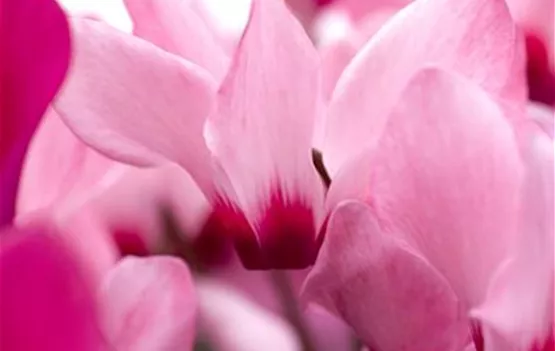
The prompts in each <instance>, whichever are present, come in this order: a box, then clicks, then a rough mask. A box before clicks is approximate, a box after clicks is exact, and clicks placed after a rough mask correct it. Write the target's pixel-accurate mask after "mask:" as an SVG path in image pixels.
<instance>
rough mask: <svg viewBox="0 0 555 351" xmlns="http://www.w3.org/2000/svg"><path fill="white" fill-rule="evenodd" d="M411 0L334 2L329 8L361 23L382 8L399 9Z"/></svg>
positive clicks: (340, 0)
mask: <svg viewBox="0 0 555 351" xmlns="http://www.w3.org/2000/svg"><path fill="white" fill-rule="evenodd" d="M410 2H411V0H365V1H360V0H335V1H333V3H332V4H331V6H330V8H329V9H330V10H331V11H343V12H345V13H347V14H348V15H349V17H350V19H351V20H352V21H354V22H358V21H361V20H362V21H363V20H364V18H365V17H366V16H368V15H369V14H371V13H374V12H376V11H380V10H381V9H383V8H384V7H388V6H392V7H401V6H404V5H407V4H408V3H410Z"/></svg>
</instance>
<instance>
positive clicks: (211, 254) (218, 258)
mask: <svg viewBox="0 0 555 351" xmlns="http://www.w3.org/2000/svg"><path fill="white" fill-rule="evenodd" d="M221 206H222V205H221V204H218V205H217V206H216V208H215V209H214V210H213V211H212V213H211V214H210V215H209V216H208V218H207V219H206V222H205V223H204V225H203V227H202V229H201V232H200V234H199V235H198V236H197V237H196V238H195V239H194V240H193V242H192V243H191V246H192V249H193V251H194V255H195V258H196V259H197V260H198V261H199V262H200V263H201V264H202V265H203V266H205V267H208V268H209V267H215V266H224V265H225V264H227V263H229V262H230V261H231V258H232V257H233V255H232V253H233V245H232V241H231V237H230V236H229V234H230V232H232V231H233V230H244V229H241V228H242V227H241V226H242V225H243V224H242V222H241V218H239V220H238V223H239V225H236V224H233V223H234V222H237V220H236V219H235V218H234V216H235V215H234V214H233V213H232V212H228V211H229V210H230V209H229V208H227V209H225V208H222V207H221ZM247 225H248V223H247ZM232 228H236V229H232Z"/></svg>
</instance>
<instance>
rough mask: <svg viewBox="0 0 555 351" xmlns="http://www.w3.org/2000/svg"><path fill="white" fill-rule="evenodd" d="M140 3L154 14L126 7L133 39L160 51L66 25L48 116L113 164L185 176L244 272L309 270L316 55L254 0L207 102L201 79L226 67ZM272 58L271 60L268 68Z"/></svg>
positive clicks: (317, 193)
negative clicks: (71, 41) (62, 70)
mask: <svg viewBox="0 0 555 351" xmlns="http://www.w3.org/2000/svg"><path fill="white" fill-rule="evenodd" d="M131 4H133V6H130V5H131ZM146 4H147V3H145V4H144V5H146ZM150 4H151V5H152V6H157V7H156V9H157V11H147V10H146V9H145V8H143V7H140V6H139V5H138V4H137V3H136V2H130V3H128V4H127V5H128V9H129V11H130V13H131V16H132V18H134V23H135V29H134V32H135V34H136V35H139V36H141V37H143V38H147V39H148V40H150V41H151V42H154V43H156V44H157V45H158V46H159V47H155V46H153V45H152V44H150V43H147V42H146V41H143V40H142V39H139V38H137V37H134V36H130V35H125V34H123V33H120V32H117V31H115V30H113V29H111V28H109V27H107V26H104V25H102V24H101V23H98V22H94V21H90V20H84V19H76V20H75V21H74V26H73V29H74V35H75V47H76V49H75V58H74V61H73V63H74V64H73V67H72V73H71V74H70V78H69V81H68V83H67V85H66V86H65V88H64V92H63V94H62V95H61V97H60V99H59V101H58V102H57V103H56V110H57V111H58V112H60V115H61V117H62V118H64V120H65V121H66V122H67V123H68V124H69V126H70V127H71V128H72V129H73V130H74V131H75V132H76V133H77V134H78V135H79V136H80V137H81V138H82V139H83V140H84V141H85V142H87V143H89V144H91V145H92V146H95V147H97V148H98V149H99V150H100V151H102V152H104V153H106V154H108V155H110V156H112V157H115V158H117V159H120V160H123V161H127V162H135V163H153V162H154V163H160V162H164V161H163V159H166V160H168V159H169V160H170V161H173V162H176V163H178V164H179V165H181V166H182V167H183V168H185V169H186V170H187V171H188V172H189V173H190V174H191V175H192V176H193V178H194V179H195V180H196V182H197V184H199V186H200V187H201V189H202V190H203V191H204V193H205V194H206V196H207V197H208V198H209V199H211V201H212V203H213V206H214V217H215V218H216V220H215V221H216V224H217V223H220V224H218V225H219V226H220V227H219V228H221V225H225V227H224V230H225V231H226V232H227V234H228V235H229V236H230V237H231V238H232V239H233V240H234V241H235V242H236V246H237V248H238V251H239V254H240V256H241V258H242V259H243V261H244V263H245V265H246V266H248V267H250V268H271V267H273V268H278V267H279V268H302V267H306V266H307V265H310V264H311V263H312V262H313V261H314V258H315V254H316V252H317V248H318V241H317V228H318V227H319V225H320V223H321V221H322V219H323V218H322V216H321V213H320V212H321V207H322V204H323V201H322V198H323V186H322V184H320V180H319V179H318V176H317V174H316V172H315V171H314V169H313V167H312V161H311V140H312V134H313V124H314V120H315V118H316V116H317V114H318V113H321V111H322V110H321V108H320V95H319V93H318V91H319V86H320V85H319V71H318V56H317V53H316V51H315V50H314V48H313V47H312V45H311V43H310V41H309V40H308V38H307V37H306V34H305V33H304V31H303V29H302V28H301V27H300V25H299V24H298V23H297V22H296V21H295V20H294V18H293V17H292V15H291V14H290V13H289V12H288V11H287V9H286V8H285V6H284V5H282V4H281V2H279V1H268V2H267V1H261V2H259V1H255V2H254V6H253V11H252V14H251V20H250V22H249V26H248V28H247V29H246V31H245V33H244V35H243V38H242V40H241V44H240V46H239V48H238V50H237V53H236V55H235V58H234V60H233V64H232V66H231V69H230V70H229V72H228V73H227V75H226V78H225V79H224V80H223V82H222V83H221V87H220V88H219V91H218V92H217V91H216V88H217V86H218V85H217V83H215V81H214V79H213V78H212V77H214V78H216V79H215V80H216V81H218V80H219V79H218V78H219V77H220V78H221V77H222V76H223V75H222V70H221V68H220V67H225V60H226V57H227V56H226V55H225V54H224V53H223V52H222V49H221V48H220V46H218V45H216V43H215V42H214V41H212V40H211V39H210V36H209V34H210V33H209V32H207V29H206V28H205V27H204V26H203V25H202V23H201V22H195V17H194V16H193V15H192V14H191V13H190V12H189V9H188V8H187V7H186V5H183V6H182V7H180V8H178V10H179V11H178V10H176V8H175V7H169V6H168V5H167V4H166V2H162V1H160V2H157V1H153V2H152V3H150ZM165 6H168V7H165ZM141 11H142V12H141ZM145 16H150V17H148V20H147V18H146V17H145ZM153 16H154V17H153ZM174 17H175V18H174ZM195 23H196V25H195ZM156 24H158V25H157V26H156ZM161 24H164V26H165V27H162V26H161ZM149 25H150V26H149ZM160 28H162V29H163V30H159V29H160ZM185 30H186V32H187V33H189V34H188V37H187V40H184V39H183V40H182V39H181V38H183V36H182V35H183V34H182V33H184V32H185ZM192 38H196V39H195V40H192ZM276 42H280V43H281V44H280V46H279V47H278V46H275V45H274V43H276ZM101 48H102V49H101ZM162 49H164V50H162ZM178 55H180V56H183V57H186V58H189V59H190V60H194V61H195V62H196V63H198V64H199V65H201V66H202V67H204V68H205V69H203V68H201V67H200V66H196V65H194V64H192V63H190V62H188V61H186V60H183V59H182V58H181V57H179V56H178ZM272 58H279V59H278V60H279V61H278V62H280V64H279V65H278V66H277V67H276V65H275V64H274V63H273V59H272ZM247 62H248V65H247ZM222 64H223V65H224V66H222ZM208 72H210V74H209V73H208ZM261 72H264V75H261ZM224 73H225V71H224ZM92 77H94V79H92ZM293 77H294V78H295V80H294V79H293ZM266 82H272V88H271V89H266V88H265V85H266ZM106 85H108V86H112V87H114V88H113V89H105V88H104V87H105V86H106ZM118 86H125V89H118V88H115V87H118ZM252 94H256V95H258V98H257V99H256V100H254V99H252V98H250V97H249V96H251V95H252ZM284 94H287V96H288V97H287V100H283V97H284V96H285V95H284ZM260 116H264V119H261V118H260ZM206 123H208V124H207V125H206V131H205V124H206ZM274 133H279V134H278V135H274ZM204 135H206V139H205V137H204ZM106 136H108V137H106ZM214 160H215V161H216V166H214ZM217 228H218V227H217V226H216V229H217ZM216 231H218V232H220V230H216ZM291 250H293V251H291Z"/></svg>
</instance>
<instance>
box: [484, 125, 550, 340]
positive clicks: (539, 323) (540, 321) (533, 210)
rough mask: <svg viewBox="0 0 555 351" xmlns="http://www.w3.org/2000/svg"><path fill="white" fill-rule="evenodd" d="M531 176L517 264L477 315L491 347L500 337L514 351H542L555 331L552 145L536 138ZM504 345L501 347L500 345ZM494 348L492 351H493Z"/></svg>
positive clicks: (530, 151) (503, 272)
mask: <svg viewBox="0 0 555 351" xmlns="http://www.w3.org/2000/svg"><path fill="white" fill-rule="evenodd" d="M524 155H525V160H526V161H527V172H526V178H525V184H524V187H523V194H522V209H521V214H522V217H521V223H520V239H519V240H518V241H517V243H516V246H515V247H514V253H513V260H512V261H510V262H508V263H507V264H506V265H504V266H503V267H502V268H501V269H500V270H499V272H498V274H497V275H496V277H495V279H494V280H493V281H492V283H491V287H490V291H489V292H488V299H487V301H485V302H484V304H483V305H482V306H480V307H479V308H477V309H476V310H475V311H473V314H474V316H475V317H477V318H479V319H480V320H481V321H482V323H483V324H482V325H483V327H484V328H486V329H491V332H487V333H485V335H484V341H485V344H486V345H491V350H499V351H501V350H506V349H507V348H503V347H501V346H500V345H497V343H498V342H500V341H499V340H496V338H492V339H489V338H488V336H490V335H499V336H500V337H501V338H502V339H504V340H505V342H508V343H509V344H510V345H512V347H513V348H514V349H515V350H531V349H532V345H534V344H537V345H543V343H544V342H545V341H546V340H547V339H548V338H549V336H550V335H552V328H553V272H554V271H553V246H554V243H553V224H554V223H553V221H554V220H553V213H554V206H553V201H554V200H553V196H554V192H555V189H554V185H553V181H554V175H553V171H554V165H553V141H552V140H550V139H549V137H547V136H546V135H541V136H540V137H533V138H531V143H530V145H529V147H528V148H527V150H525V151H524ZM501 342H502V341H501ZM489 349H490V348H488V350H489Z"/></svg>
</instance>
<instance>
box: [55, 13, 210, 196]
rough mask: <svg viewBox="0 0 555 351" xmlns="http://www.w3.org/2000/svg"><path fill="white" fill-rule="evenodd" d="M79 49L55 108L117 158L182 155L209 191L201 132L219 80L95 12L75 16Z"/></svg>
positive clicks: (146, 161) (156, 158)
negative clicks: (94, 17) (87, 16)
mask: <svg viewBox="0 0 555 351" xmlns="http://www.w3.org/2000/svg"><path fill="white" fill-rule="evenodd" d="M72 27H73V34H74V45H75V48H74V57H73V62H72V67H71V70H70V75H69V79H68V81H67V82H66V84H65V85H64V88H63V91H62V93H61V96H60V97H59V99H58V100H57V102H56V103H55V109H56V111H57V112H58V113H59V114H60V117H62V119H63V120H64V121H65V122H66V123H67V124H68V125H69V127H70V128H71V129H72V130H73V131H74V132H75V133H76V134H77V135H78V136H79V137H80V138H81V139H82V140H83V141H85V142H86V143H87V144H89V145H91V146H93V147H95V148H97V149H98V150H99V151H101V152H103V153H105V154H107V155H109V156H110V157H113V158H115V159H118V160H121V161H125V162H130V163H137V164H150V163H152V162H155V163H156V162H160V161H161V160H162V159H163V158H167V159H170V160H172V161H175V162H177V163H179V164H180V165H181V166H183V167H184V168H186V169H187V170H188V171H190V173H191V174H192V175H193V177H194V178H195V180H196V181H197V182H198V183H199V185H200V186H201V187H202V188H203V190H205V191H207V192H211V177H212V176H211V166H210V164H209V160H210V153H209V151H208V149H207V148H206V145H205V143H204V138H203V128H204V122H205V119H206V117H207V116H208V114H210V113H211V111H212V109H213V104H214V98H215V89H216V85H215V83H214V82H213V81H212V79H211V77H209V75H208V74H207V73H206V72H205V71H204V70H202V69H201V68H199V67H197V66H195V65H193V64H191V63H189V62H187V61H185V60H182V59H180V58H178V57H177V56H174V55H172V54H169V53H167V52H164V51H163V50H161V49H158V48H156V47H155V46H153V45H152V44H150V43H148V42H146V41H143V40H142V39H139V38H136V37H133V36H131V35H128V34H125V33H122V32H119V31H118V30H116V29H114V28H111V27H110V26H108V25H106V24H103V23H101V22H98V21H94V20H87V19H74V21H73V26H72Z"/></svg>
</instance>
